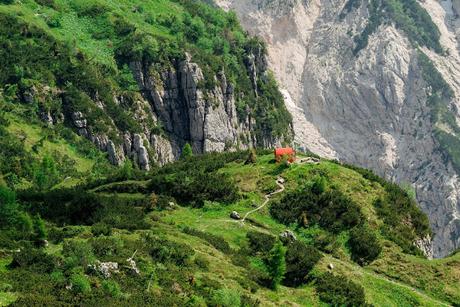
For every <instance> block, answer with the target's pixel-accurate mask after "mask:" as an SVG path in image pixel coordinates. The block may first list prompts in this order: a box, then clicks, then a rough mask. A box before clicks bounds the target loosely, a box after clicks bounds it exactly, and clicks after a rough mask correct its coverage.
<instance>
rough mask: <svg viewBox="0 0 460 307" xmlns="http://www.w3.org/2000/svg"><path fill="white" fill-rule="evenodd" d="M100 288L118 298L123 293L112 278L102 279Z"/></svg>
mask: <svg viewBox="0 0 460 307" xmlns="http://www.w3.org/2000/svg"><path fill="white" fill-rule="evenodd" d="M102 290H104V293H106V294H107V295H109V296H111V297H113V298H120V297H122V295H123V293H122V292H121V287H120V285H119V284H118V283H117V282H116V281H113V280H104V281H102Z"/></svg>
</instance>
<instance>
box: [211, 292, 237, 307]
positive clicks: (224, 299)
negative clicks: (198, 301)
mask: <svg viewBox="0 0 460 307" xmlns="http://www.w3.org/2000/svg"><path fill="white" fill-rule="evenodd" d="M212 305H214V306H221V307H240V306H241V296H240V294H239V293H238V291H237V290H235V289H229V288H222V289H219V290H215V291H214V292H213V294H212Z"/></svg>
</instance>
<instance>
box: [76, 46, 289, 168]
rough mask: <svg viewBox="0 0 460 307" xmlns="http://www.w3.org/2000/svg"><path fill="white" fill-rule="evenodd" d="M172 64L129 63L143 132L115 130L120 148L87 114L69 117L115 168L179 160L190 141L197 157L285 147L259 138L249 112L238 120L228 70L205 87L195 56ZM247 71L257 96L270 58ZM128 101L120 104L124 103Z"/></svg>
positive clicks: (256, 60) (251, 61)
mask: <svg viewBox="0 0 460 307" xmlns="http://www.w3.org/2000/svg"><path fill="white" fill-rule="evenodd" d="M171 64H172V65H170V66H169V68H168V69H163V70H158V68H157V67H156V66H155V65H154V64H153V63H145V62H136V61H134V62H131V63H130V65H129V67H130V69H131V71H132V72H133V75H134V78H135V81H136V82H137V84H138V86H139V89H140V94H141V95H140V96H138V97H137V101H136V102H135V103H134V104H133V106H132V109H133V110H134V112H133V113H134V119H135V120H136V122H137V123H138V124H139V125H140V126H141V129H142V131H141V132H129V131H120V130H116V131H115V132H114V133H115V135H117V136H118V137H120V138H122V142H121V144H116V143H115V142H114V141H113V140H111V139H110V138H109V137H108V136H107V135H106V134H97V133H93V132H92V130H93V129H92V127H90V125H89V124H88V121H87V120H86V118H85V115H84V114H82V113H81V112H74V113H72V114H70V118H71V121H72V123H73V125H74V127H75V128H76V129H77V131H78V133H79V134H80V135H82V136H85V137H87V138H88V139H90V140H91V141H92V142H93V143H94V144H96V145H97V147H98V148H99V149H101V150H103V151H106V152H107V153H108V156H109V159H110V161H111V162H112V164H114V165H120V164H122V163H123V161H124V160H125V159H127V158H129V159H132V160H133V161H134V162H135V163H136V164H137V165H138V166H139V167H140V168H141V169H144V170H149V169H150V168H151V166H152V164H153V163H157V164H160V165H163V164H165V163H168V162H171V161H174V160H175V159H177V158H179V156H180V154H181V149H182V147H183V146H184V145H185V144H186V143H190V144H191V145H192V148H193V151H194V152H195V153H205V152H222V151H225V150H237V149H246V148H249V147H255V146H265V147H273V146H277V145H279V144H280V142H281V141H282V138H276V137H272V136H269V137H266V138H264V137H263V138H260V137H259V138H257V137H256V134H255V131H254V130H255V125H256V119H255V118H253V117H252V116H251V113H250V112H247V114H246V117H245V118H244V119H241V117H239V116H238V114H237V110H236V105H235V103H236V97H235V94H234V87H233V85H232V84H231V83H230V82H227V78H226V76H225V72H223V71H222V72H220V73H219V74H218V75H217V76H214V79H215V80H214V81H215V84H216V86H215V87H214V88H212V89H205V87H204V85H203V84H204V82H205V81H206V80H205V77H204V75H203V72H202V69H201V68H200V67H199V65H198V64H196V63H193V61H192V58H191V56H190V55H188V54H186V59H185V60H183V61H180V62H177V63H171ZM247 70H248V74H249V75H250V77H251V79H252V80H253V84H254V90H255V93H256V94H257V92H258V90H257V80H258V76H257V74H262V75H263V74H266V73H267V65H266V59H265V55H264V54H257V55H254V54H249V55H248V60H247ZM125 99H126V98H125V97H117V98H116V99H115V100H116V101H117V104H118V105H120V104H125V102H124V101H123V100H125ZM99 108H101V109H102V110H104V109H105V106H103V105H102V104H100V106H99ZM152 127H153V129H152Z"/></svg>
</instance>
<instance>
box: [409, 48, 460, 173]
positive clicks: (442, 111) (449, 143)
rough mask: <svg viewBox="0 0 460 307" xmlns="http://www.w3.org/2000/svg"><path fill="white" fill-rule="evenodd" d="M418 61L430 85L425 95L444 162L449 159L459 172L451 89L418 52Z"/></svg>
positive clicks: (459, 142) (459, 136) (459, 130)
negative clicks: (443, 155) (444, 158)
mask: <svg viewBox="0 0 460 307" xmlns="http://www.w3.org/2000/svg"><path fill="white" fill-rule="evenodd" d="M418 61H419V65H420V67H421V69H422V74H423V79H424V80H425V81H426V83H427V85H428V86H429V87H430V91H429V92H427V95H428V104H429V106H430V108H431V121H432V122H433V124H434V125H435V128H434V131H433V133H434V136H435V138H436V140H437V141H438V142H439V145H440V149H441V150H442V152H444V153H445V157H446V162H447V161H451V162H452V165H453V166H454V168H455V169H456V171H457V172H460V151H459V148H460V127H459V126H458V124H457V121H456V119H455V116H454V113H453V112H454V111H453V110H451V108H452V107H451V100H452V99H453V97H454V94H453V90H452V88H451V87H450V86H449V85H448V84H447V82H446V81H445V80H444V78H443V77H442V75H441V74H440V73H439V71H438V70H437V69H436V67H435V66H434V65H433V63H432V62H431V61H430V59H429V58H428V57H427V56H426V55H425V54H424V53H422V52H419V56H418Z"/></svg>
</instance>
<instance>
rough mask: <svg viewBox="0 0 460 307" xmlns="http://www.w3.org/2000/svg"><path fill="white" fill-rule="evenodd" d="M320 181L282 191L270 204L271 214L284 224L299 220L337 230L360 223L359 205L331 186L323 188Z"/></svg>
mask: <svg viewBox="0 0 460 307" xmlns="http://www.w3.org/2000/svg"><path fill="white" fill-rule="evenodd" d="M322 182H323V181H322V180H316V181H314V182H313V183H312V184H310V185H307V186H305V187H302V188H299V189H297V190H295V191H290V192H287V193H285V195H284V196H283V198H282V199H281V200H279V201H277V202H275V203H274V204H273V205H272V206H271V207H270V213H271V215H272V216H273V217H274V218H276V219H277V220H279V221H280V222H282V223H284V224H287V225H288V224H291V223H299V225H302V226H307V225H305V223H307V224H308V226H313V225H316V224H318V225H320V226H321V227H323V228H325V229H327V230H329V231H331V232H334V233H338V232H340V231H342V230H346V229H350V228H352V227H354V226H356V225H358V224H359V223H361V222H362V220H363V216H362V213H361V211H360V208H359V206H358V205H357V204H356V203H354V202H353V201H352V200H351V199H350V198H349V197H347V196H345V195H344V194H342V193H341V192H339V191H337V190H335V189H331V188H329V189H326V187H324V185H323V183H322Z"/></svg>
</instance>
